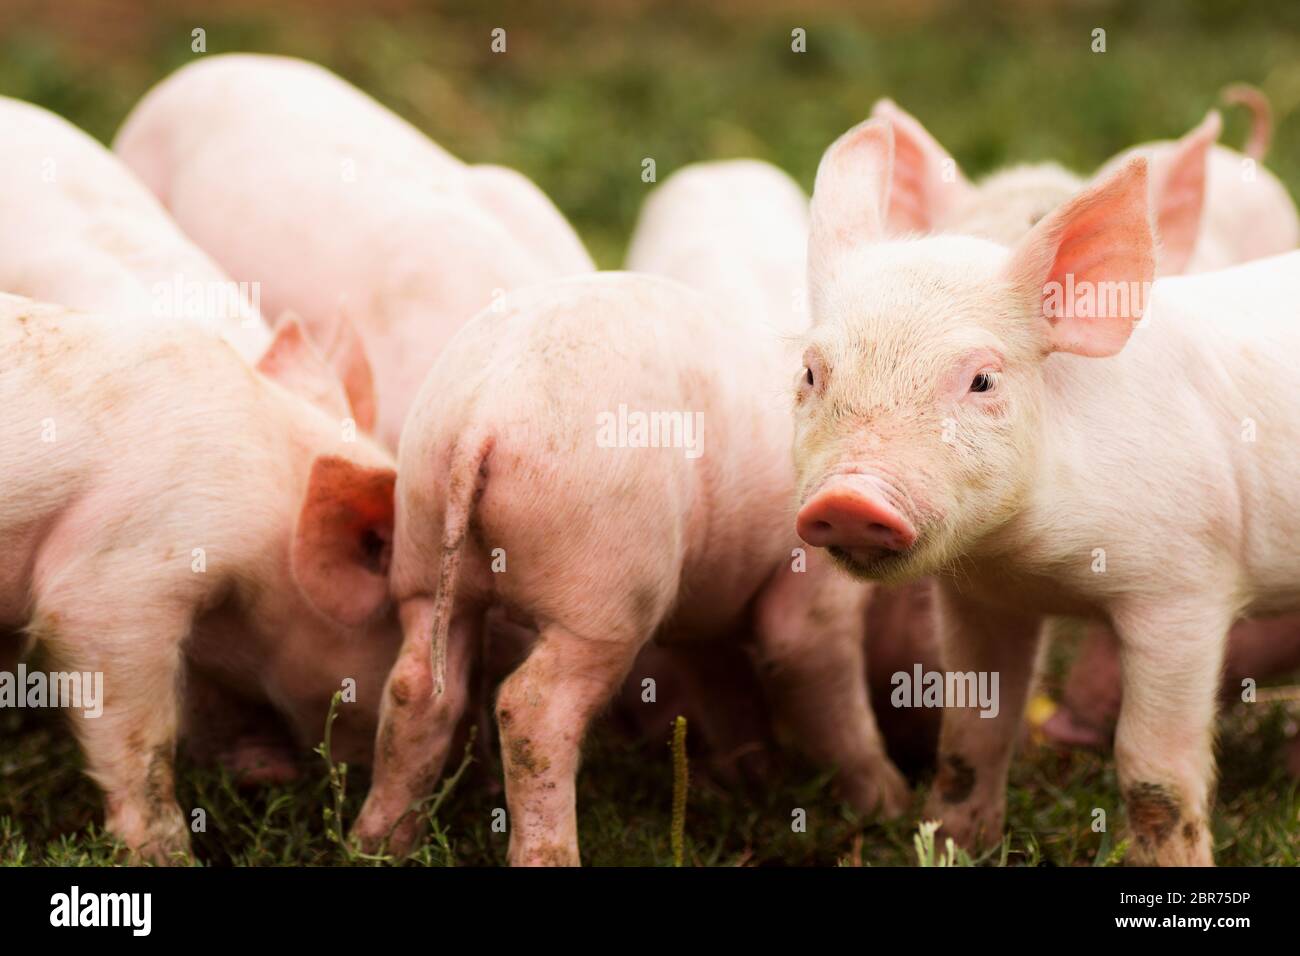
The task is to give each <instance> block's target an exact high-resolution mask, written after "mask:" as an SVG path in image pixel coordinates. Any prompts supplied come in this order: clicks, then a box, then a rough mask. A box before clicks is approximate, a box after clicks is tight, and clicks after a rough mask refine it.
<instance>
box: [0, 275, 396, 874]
mask: <svg viewBox="0 0 1300 956" xmlns="http://www.w3.org/2000/svg"><path fill="white" fill-rule="evenodd" d="M273 347H274V346H273ZM281 358H282V359H284V360H286V361H287V358H288V356H287V354H282V356H281ZM0 408H3V409H4V411H3V414H0V471H3V474H4V475H5V495H4V498H3V500H2V501H0V554H2V555H3V558H2V559H0V646H4V647H10V648H12V647H14V646H15V645H20V647H19V649H20V650H25V649H26V648H27V647H30V646H31V645H33V644H35V645H40V646H41V647H42V648H43V650H44V652H45V658H44V659H45V660H46V661H48V662H49V667H50V669H51V670H53V671H56V672H80V673H89V674H95V673H98V674H102V681H103V684H102V686H103V694H104V697H103V701H102V714H99V715H95V714H92V713H87V712H85V711H84V710H78V709H76V708H73V709H71V710H70V711H69V717H70V719H71V720H72V724H73V728H74V730H75V731H76V734H77V737H78V739H79V740H80V742H81V745H82V749H83V751H84V753H85V759H86V768H87V772H88V773H89V774H90V776H91V777H92V778H93V779H94V780H95V782H96V783H97V784H98V785H99V786H100V788H101V789H102V790H103V791H104V796H105V807H106V825H107V828H108V830H109V831H110V832H111V833H113V834H114V835H116V836H117V837H119V838H120V839H121V840H122V841H124V843H125V844H126V846H127V847H128V848H129V849H130V850H132V851H134V852H135V853H136V854H137V858H143V859H149V860H154V861H158V862H173V861H175V860H176V859H177V858H178V857H184V856H186V854H187V852H188V848H189V828H188V825H187V815H185V814H183V813H182V811H181V808H180V807H179V806H178V805H177V803H176V799H175V796H174V794H173V769H172V767H173V753H174V750H175V744H176V737H177V726H178V714H179V710H180V707H181V693H182V690H181V681H180V679H179V678H180V672H181V667H182V662H183V656H189V657H190V658H192V659H193V660H196V661H199V662H201V663H203V664H205V665H206V666H207V667H209V668H211V669H213V670H214V671H217V672H219V673H221V675H222V676H223V677H224V678H225V679H226V680H227V681H228V682H230V683H232V684H236V685H239V686H243V687H245V688H248V689H249V690H250V691H255V696H256V697H257V699H260V700H268V701H273V702H275V703H276V705H277V709H278V710H279V711H280V712H281V713H282V714H283V716H284V717H285V719H286V720H287V722H288V724H289V725H290V726H291V727H292V729H293V732H294V734H295V736H296V737H297V739H298V741H299V743H300V744H308V743H309V742H310V743H314V742H316V741H318V740H319V739H320V735H321V732H322V730H323V727H324V719H325V713H326V709H327V707H328V705H329V700H330V697H331V696H332V695H333V693H334V692H335V691H337V690H345V691H349V696H351V697H352V699H353V700H355V701H356V702H357V705H356V706H351V705H349V706H344V708H343V711H342V714H341V716H340V718H339V722H338V725H337V726H336V727H335V728H334V736H335V743H336V750H335V758H336V759H341V760H353V759H356V758H360V759H362V760H364V759H365V757H366V756H368V754H369V752H370V748H371V745H372V740H373V735H374V731H375V718H376V716H377V710H376V707H375V702H376V700H377V696H378V693H379V689H380V687H381V686H382V682H383V679H384V675H385V674H386V673H387V670H388V667H387V665H388V663H389V662H390V661H391V660H392V658H393V656H394V654H395V651H396V640H395V639H396V638H397V636H398V635H397V630H396V621H395V620H394V618H393V615H392V610H391V607H390V606H389V604H388V587H387V576H386V572H387V569H388V567H387V566H388V555H389V542H390V540H391V534H392V487H393V482H394V478H395V476H394V471H393V462H392V459H391V457H390V456H389V455H388V454H387V453H386V452H384V451H382V450H381V449H380V448H379V447H378V446H377V445H375V444H374V443H373V442H371V441H370V440H368V439H367V438H365V437H364V436H353V435H350V434H349V433H348V431H347V429H346V428H344V427H341V423H340V421H339V419H338V418H337V417H335V416H331V415H328V414H326V413H325V412H324V411H321V410H320V409H317V408H316V407H314V406H312V405H311V404H309V403H308V402H306V401H304V400H303V399H302V398H300V397H298V396H296V395H294V394H293V393H291V392H289V391H288V390H287V389H285V388H284V387H282V386H281V385H279V384H278V383H277V382H276V381H275V380H274V379H272V378H270V377H268V376H266V375H263V374H261V373H259V372H256V371H254V370H253V369H251V368H250V367H249V366H248V365H247V363H246V362H244V361H243V360H242V359H241V358H240V357H239V356H238V355H237V354H236V353H235V351H234V350H232V349H231V348H230V347H229V346H228V345H226V344H225V343H223V342H221V341H219V340H218V339H217V338H216V337H215V336H212V335H211V334H209V333H208V332H206V331H204V330H202V329H200V328H198V327H196V326H194V325H192V324H189V323H178V322H174V321H169V320H167V319H153V320H152V321H150V320H149V319H147V318H143V317H139V318H137V319H135V320H133V321H123V319H122V316H121V315H117V314H112V315H100V314H97V313H91V312H74V311H71V310H68V309H65V308H64V307H62V306H52V305H43V304H38V303H35V302H32V301H31V300H28V299H24V298H19V297H17V296H8V295H5V296H0ZM345 680H350V681H351V682H352V683H351V684H345V683H344V681H345Z"/></svg>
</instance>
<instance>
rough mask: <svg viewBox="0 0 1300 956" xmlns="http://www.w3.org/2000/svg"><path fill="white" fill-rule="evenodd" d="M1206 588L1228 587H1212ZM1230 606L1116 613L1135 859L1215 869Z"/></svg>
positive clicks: (1120, 737) (1122, 774) (1125, 779)
mask: <svg viewBox="0 0 1300 956" xmlns="http://www.w3.org/2000/svg"><path fill="white" fill-rule="evenodd" d="M1204 593H1206V594H1227V593H1230V588H1228V587H1226V586H1225V587H1209V586H1207V587H1206V588H1205V589H1204ZM1231 624H1232V613H1231V610H1230V609H1227V608H1220V607H1214V606H1205V607H1202V606H1197V605H1196V604H1194V603H1192V602H1190V601H1188V600H1186V599H1184V600H1181V601H1178V602H1170V603H1169V604H1168V605H1164V606H1159V605H1153V606H1140V607H1129V608H1125V609H1124V610H1123V611H1122V612H1121V613H1117V614H1116V615H1115V626H1116V630H1117V631H1118V632H1119V638H1120V646H1121V657H1120V666H1121V671H1122V674H1123V688H1124V702H1123V704H1122V706H1121V708H1120V715H1119V726H1118V727H1117V728H1116V731H1115V761H1116V765H1117V770H1118V773H1119V784H1120V790H1121V792H1122V794H1123V797H1124V805H1125V808H1126V810H1127V811H1128V825H1129V831H1130V836H1131V840H1132V843H1131V844H1130V846H1129V853H1128V857H1127V862H1129V863H1136V864H1139V865H1146V866H1151V865H1155V866H1212V865H1213V864H1214V854H1213V846H1212V841H1211V837H1210V830H1209V826H1208V821H1209V810H1210V795H1211V789H1212V783H1213V779H1214V751H1213V734H1214V717H1215V711H1216V709H1217V690H1218V686H1219V672H1220V669H1221V668H1222V666H1223V649H1224V645H1225V644H1226V641H1227V633H1228V628H1229V627H1230V626H1231Z"/></svg>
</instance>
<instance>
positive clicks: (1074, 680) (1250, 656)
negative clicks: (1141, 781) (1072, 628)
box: [1043, 616, 1300, 774]
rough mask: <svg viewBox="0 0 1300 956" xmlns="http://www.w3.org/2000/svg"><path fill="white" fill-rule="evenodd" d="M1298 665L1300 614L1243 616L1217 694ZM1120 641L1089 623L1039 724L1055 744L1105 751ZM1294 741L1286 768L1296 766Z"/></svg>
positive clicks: (1117, 686) (1237, 696) (1115, 705)
mask: <svg viewBox="0 0 1300 956" xmlns="http://www.w3.org/2000/svg"><path fill="white" fill-rule="evenodd" d="M1296 670H1300V619H1297V618H1296V617H1294V616H1291V617H1282V618H1272V619H1265V620H1255V621H1242V622H1240V623H1238V624H1236V625H1235V626H1234V627H1233V628H1232V632H1231V634H1230V635H1229V641H1228V652H1227V655H1226V656H1225V658H1224V664H1223V681H1222V683H1221V685H1220V688H1219V699H1220V700H1221V701H1222V702H1223V703H1224V704H1231V703H1233V702H1237V701H1240V700H1241V695H1242V681H1243V680H1245V679H1246V678H1251V679H1253V680H1254V681H1256V683H1259V682H1262V681H1266V680H1269V679H1273V678H1279V677H1286V676H1287V675H1289V674H1291V673H1293V672H1295V671H1296ZM1120 678H1121V672H1120V658H1119V645H1118V643H1117V641H1116V640H1115V636H1114V635H1113V634H1112V633H1111V631H1110V630H1109V629H1108V628H1105V627H1100V626H1096V625H1094V626H1092V627H1090V628H1089V629H1088V632H1087V634H1086V636H1085V637H1084V641H1083V645H1082V647H1081V648H1080V650H1079V653H1078V655H1077V656H1076V657H1075V660H1074V664H1073V666H1072V667H1071V668H1070V673H1069V676H1068V677H1067V678H1066V683H1065V690H1064V692H1063V694H1062V700H1061V706H1060V707H1059V708H1058V709H1057V711H1056V712H1055V713H1054V714H1053V715H1052V716H1051V717H1050V718H1049V719H1048V720H1047V722H1046V723H1045V724H1044V725H1043V733H1044V735H1046V737H1047V738H1048V739H1049V740H1051V741H1052V742H1053V743H1057V744H1060V745H1062V746H1066V747H1086V748H1090V749H1094V750H1109V749H1110V746H1111V743H1112V739H1113V737H1114V733H1115V723H1116V720H1117V718H1118V716H1119V711H1120V704H1121V699H1122V696H1123V692H1122V688H1121V682H1120ZM1294 754H1295V746H1294V745H1293V746H1292V748H1291V750H1290V751H1289V756H1288V770H1290V771H1291V772H1292V773H1293V774H1294V773H1295V771H1296V769H1297V768H1296V767H1295V766H1294V765H1293V763H1294Z"/></svg>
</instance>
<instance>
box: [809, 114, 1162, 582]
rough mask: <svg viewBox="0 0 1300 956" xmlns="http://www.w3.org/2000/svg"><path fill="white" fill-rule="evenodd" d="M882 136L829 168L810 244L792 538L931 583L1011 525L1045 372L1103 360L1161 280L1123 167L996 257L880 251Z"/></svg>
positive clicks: (816, 201)
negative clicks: (1051, 366) (1072, 362)
mask: <svg viewBox="0 0 1300 956" xmlns="http://www.w3.org/2000/svg"><path fill="white" fill-rule="evenodd" d="M893 149H894V142H893V131H892V129H891V127H890V126H889V124H887V123H883V122H880V121H875V120H873V121H869V122H867V123H863V124H862V125H860V126H858V127H856V128H854V129H853V130H850V131H849V132H848V133H847V134H845V135H844V136H843V137H841V138H840V139H839V140H838V141H837V142H836V143H835V144H834V145H832V146H831V148H830V149H829V150H828V151H827V153H826V155H825V157H824V158H823V159H822V163H821V166H820V168H819V170H818V173H817V182H816V187H815V191H814V194H813V203H812V228H811V231H810V235H809V249H808V259H809V261H808V267H809V291H810V301H811V305H812V316H813V323H814V324H813V328H812V330H811V332H810V333H809V334H808V337H807V342H806V346H807V348H806V351H805V353H804V368H803V370H802V371H801V373H800V375H799V377H798V380H797V382H796V386H795V389H796V394H795V425H796V438H795V460H796V465H797V468H798V474H799V492H800V501H801V508H800V510H799V514H798V523H797V529H798V532H799V534H800V536H801V537H802V538H803V539H804V540H805V541H806V542H807V543H808V544H811V545H814V546H817V547H824V548H827V549H828V550H829V551H830V553H831V554H832V555H833V556H834V557H835V558H836V559H837V560H838V561H839V562H840V563H841V564H843V565H845V566H846V567H848V568H849V569H850V570H852V571H854V572H856V573H858V574H861V575H864V576H867V577H873V578H883V579H899V578H904V577H909V576H914V575H919V574H925V573H930V572H933V571H935V570H938V569H940V568H942V567H943V566H945V565H946V564H948V563H949V562H950V561H951V560H953V559H954V558H955V557H957V556H958V555H960V554H962V553H965V552H967V551H969V550H970V549H971V548H972V547H974V546H975V545H976V544H977V542H978V541H979V539H980V538H982V537H983V536H984V535H986V534H987V533H989V532H990V531H992V530H994V529H995V528H997V527H998V526H1000V525H1001V524H1003V523H1005V522H1006V521H1007V520H1009V519H1010V518H1011V517H1012V516H1013V515H1014V514H1015V513H1016V510H1017V509H1018V508H1019V507H1020V505H1021V503H1022V502H1023V501H1024V499H1025V495H1026V492H1027V490H1028V488H1029V487H1030V485H1031V483H1032V481H1033V480H1034V470H1035V467H1036V450H1037V448H1038V447H1039V445H1040V429H1041V427H1042V425H1041V422H1042V409H1043V407H1044V403H1045V402H1046V401H1047V395H1046V393H1045V384H1044V383H1045V366H1046V365H1047V363H1049V362H1052V361H1058V362H1059V361H1065V360H1068V359H1060V358H1053V357H1052V356H1053V353H1071V354H1072V355H1075V356H1089V357H1094V358H1098V359H1102V358H1104V357H1106V356H1111V355H1114V354H1115V353H1117V352H1119V351H1120V349H1122V348H1123V346H1124V344H1125V342H1126V341H1127V339H1128V337H1129V334H1130V332H1131V331H1132V328H1133V326H1134V324H1135V323H1136V322H1137V321H1138V320H1139V319H1140V318H1141V314H1142V308H1143V304H1144V301H1145V296H1146V293H1147V289H1148V286H1149V284H1150V281H1151V279H1152V275H1153V271H1154V265H1155V249H1154V240H1153V238H1152V230H1151V224H1150V219H1149V213H1148V201H1147V180H1146V161H1145V160H1143V159H1135V160H1132V161H1130V162H1128V163H1125V164H1124V165H1123V166H1121V167H1120V168H1119V169H1117V170H1116V171H1115V172H1114V173H1112V174H1111V175H1109V176H1107V177H1105V178H1103V179H1100V180H1098V181H1097V182H1095V183H1094V184H1092V185H1090V186H1089V187H1087V188H1085V189H1084V190H1083V191H1081V192H1080V193H1078V194H1077V195H1075V196H1074V197H1072V198H1071V199H1069V200H1068V201H1066V202H1065V203H1064V204H1062V205H1061V206H1059V207H1057V208H1056V209H1055V210H1054V211H1052V212H1051V213H1049V214H1048V215H1047V216H1045V217H1044V218H1043V219H1042V220H1041V221H1040V222H1039V223H1038V224H1037V225H1036V226H1034V227H1033V229H1031V230H1030V231H1029V233H1028V234H1027V235H1026V236H1025V237H1024V238H1023V239H1022V240H1021V241H1020V242H1019V244H1018V245H1016V246H1015V247H1014V248H1012V249H1010V250H1008V249H1007V248H1006V247H1004V246H1000V245H997V244H995V243H993V242H990V241H987V240H982V239H975V238H970V237H960V236H946V235H939V236H934V237H931V238H925V239H904V240H892V241H891V240H889V239H887V238H886V236H887V229H888V222H887V217H886V210H888V208H889V207H888V202H889V190H890V178H891V174H892V165H893Z"/></svg>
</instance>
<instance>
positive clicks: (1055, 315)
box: [1006, 157, 1156, 356]
mask: <svg viewBox="0 0 1300 956" xmlns="http://www.w3.org/2000/svg"><path fill="white" fill-rule="evenodd" d="M1155 261H1156V258H1155V238H1154V236H1153V235H1152V233H1151V218H1150V210H1149V203H1148V199H1147V161H1146V159H1145V158H1143V157H1135V158H1133V159H1130V160H1128V161H1127V162H1125V163H1124V164H1123V165H1121V166H1120V167H1119V168H1118V169H1117V170H1116V171H1115V172H1114V173H1112V174H1110V175H1109V176H1106V177H1104V178H1102V179H1101V180H1099V181H1098V182H1096V183H1094V184H1092V185H1090V186H1089V187H1088V188H1087V189H1085V190H1084V191H1083V192H1081V193H1079V194H1078V195H1077V196H1075V197H1074V198H1073V199H1070V200H1068V201H1067V202H1065V203H1063V204H1062V205H1061V206H1059V207H1057V208H1056V210H1055V211H1053V212H1052V213H1050V214H1049V215H1048V216H1046V217H1045V218H1044V219H1043V220H1042V221H1041V222H1039V223H1038V225H1036V226H1035V227H1034V228H1033V229H1032V230H1030V232H1029V234H1028V235H1027V236H1025V238H1024V239H1022V240H1021V241H1020V244H1019V245H1018V246H1016V248H1015V249H1014V250H1013V251H1012V253H1011V259H1010V261H1009V262H1008V265H1007V273H1006V279H1007V281H1008V282H1009V284H1010V286H1011V287H1012V288H1013V289H1014V290H1015V291H1016V292H1017V293H1018V294H1019V295H1020V296H1021V297H1022V299H1023V301H1024V302H1026V303H1030V304H1031V305H1032V307H1033V308H1034V310H1035V313H1036V315H1037V316H1038V317H1040V319H1041V320H1042V321H1044V322H1045V323H1046V326H1047V337H1046V345H1047V349H1048V351H1052V352H1073V353H1074V354H1076V355H1090V356H1105V355H1114V354H1115V353H1116V352H1118V351H1119V350H1120V349H1122V348H1123V347H1124V343H1125V342H1127V341H1128V337H1129V335H1130V334H1131V333H1132V331H1133V326H1134V324H1135V323H1136V322H1137V321H1138V320H1139V319H1141V318H1142V310H1143V308H1144V307H1145V304H1146V294H1147V291H1148V289H1149V286H1150V283H1151V281H1152V279H1153V277H1154V275H1155Z"/></svg>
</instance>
